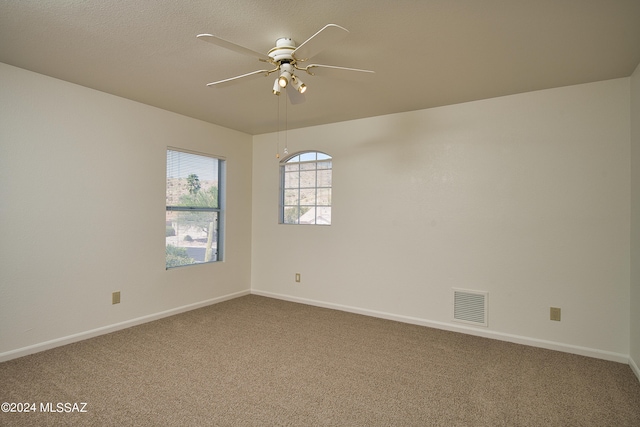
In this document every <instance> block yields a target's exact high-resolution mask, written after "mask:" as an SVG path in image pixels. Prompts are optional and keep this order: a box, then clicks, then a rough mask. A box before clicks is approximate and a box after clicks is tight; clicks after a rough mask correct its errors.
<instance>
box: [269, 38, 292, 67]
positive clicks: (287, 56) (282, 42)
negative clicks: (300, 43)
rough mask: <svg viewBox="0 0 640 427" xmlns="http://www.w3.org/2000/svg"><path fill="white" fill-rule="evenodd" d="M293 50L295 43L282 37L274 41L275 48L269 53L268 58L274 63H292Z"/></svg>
mask: <svg viewBox="0 0 640 427" xmlns="http://www.w3.org/2000/svg"><path fill="white" fill-rule="evenodd" d="M295 49H296V42H294V41H293V40H292V39H290V38H288V37H283V38H280V39H278V40H276V47H274V48H273V49H271V50H270V51H269V57H270V58H271V59H273V61H274V62H276V63H278V62H281V61H287V62H290V61H293V57H292V56H291V54H292V53H293V51H294V50H295Z"/></svg>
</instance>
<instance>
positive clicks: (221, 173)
mask: <svg viewBox="0 0 640 427" xmlns="http://www.w3.org/2000/svg"><path fill="white" fill-rule="evenodd" d="M169 152H177V153H184V154H187V155H192V156H199V157H203V158H209V159H212V160H214V161H217V166H218V168H217V169H218V170H217V177H215V178H216V179H217V188H218V197H217V207H201V206H185V205H177V204H175V203H174V204H170V203H169V200H167V203H166V204H165V205H166V212H167V213H169V212H178V213H180V212H184V213H189V212H190V213H198V212H202V213H204V212H215V213H216V214H217V215H216V217H217V225H216V227H215V231H216V233H215V239H214V238H213V237H212V239H213V240H212V243H213V242H214V241H215V244H216V246H215V254H214V255H215V256H214V259H212V260H210V261H198V260H195V261H194V262H189V263H185V264H181V265H173V266H169V265H166V262H165V266H166V269H167V270H168V269H172V268H176V267H184V266H191V265H199V264H209V263H215V262H219V261H223V259H224V257H223V255H224V217H225V187H226V182H225V181H226V179H225V177H226V159H224V158H223V157H219V156H214V155H211V154H205V153H199V152H194V151H189V150H185V149H182V148H175V147H167V165H166V168H167V183H166V185H167V186H168V185H169V176H168V175H169ZM181 167H182V165H181ZM190 172H192V171H190V170H188V168H187V170H186V171H185V172H182V173H181V175H185V174H190ZM182 178H184V176H182ZM165 191H166V192H168V188H166V187H165ZM167 227H169V225H168V224H167ZM208 244H209V242H207V245H208ZM165 245H166V243H165ZM178 247H180V246H178ZM210 249H212V248H210Z"/></svg>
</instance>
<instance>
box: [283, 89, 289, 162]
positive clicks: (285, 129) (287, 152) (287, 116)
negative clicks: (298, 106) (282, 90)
mask: <svg viewBox="0 0 640 427" xmlns="http://www.w3.org/2000/svg"><path fill="white" fill-rule="evenodd" d="M287 105H288V104H287V98H285V99H284V155H285V156H286V155H288V154H289V147H288V146H287V136H288V134H289V122H288V119H289V114H288V108H287Z"/></svg>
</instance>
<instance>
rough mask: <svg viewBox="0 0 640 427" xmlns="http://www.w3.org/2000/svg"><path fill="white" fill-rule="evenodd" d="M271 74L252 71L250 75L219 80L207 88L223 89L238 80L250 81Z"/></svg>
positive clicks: (262, 71) (209, 84) (267, 71)
mask: <svg viewBox="0 0 640 427" xmlns="http://www.w3.org/2000/svg"><path fill="white" fill-rule="evenodd" d="M270 72H271V71H269V70H258V71H252V72H250V73H247V74H243V75H241V76H235V77H231V78H228V79H224V80H219V81H217V82H211V83H207V86H216V87H223V86H227V85H228V84H229V83H235V81H236V80H240V79H245V80H248V79H249V78H255V77H260V76H261V75H262V76H268V75H269V73H270Z"/></svg>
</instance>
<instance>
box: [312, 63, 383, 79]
mask: <svg viewBox="0 0 640 427" xmlns="http://www.w3.org/2000/svg"><path fill="white" fill-rule="evenodd" d="M304 70H305V71H306V72H307V73H308V74H310V75H312V76H326V77H336V78H342V79H349V80H368V79H371V78H373V76H374V75H375V74H376V72H375V71H371V70H359V69H357V68H346V67H336V66H333V65H321V64H310V65H308V66H307V67H306V68H304Z"/></svg>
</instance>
